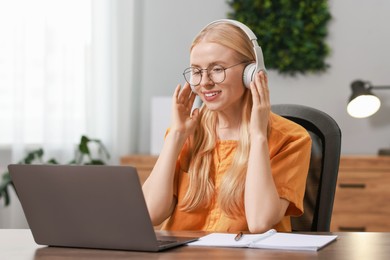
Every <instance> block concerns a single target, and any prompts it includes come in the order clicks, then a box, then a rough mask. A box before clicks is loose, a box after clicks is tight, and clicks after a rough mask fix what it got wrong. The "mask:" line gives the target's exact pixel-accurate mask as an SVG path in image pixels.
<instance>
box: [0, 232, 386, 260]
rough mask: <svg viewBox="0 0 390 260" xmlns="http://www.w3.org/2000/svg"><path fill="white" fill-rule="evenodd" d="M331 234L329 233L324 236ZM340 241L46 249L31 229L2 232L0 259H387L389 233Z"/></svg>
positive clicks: (347, 234) (342, 236)
mask: <svg viewBox="0 0 390 260" xmlns="http://www.w3.org/2000/svg"><path fill="white" fill-rule="evenodd" d="M158 233H159V234H160V233H161V234H162V233H163V234H164V235H167V234H168V235H169V234H170V235H183V236H202V235H204V234H205V233H202V232H163V231H159V232H158ZM322 234H330V233H322ZM333 234H337V235H338V236H339V237H338V239H337V241H335V242H333V243H331V244H330V245H328V246H327V247H325V248H323V249H321V250H320V251H318V252H307V251H299V252H298V251H295V252H294V251H278V250H265V249H249V248H215V247H191V246H182V247H177V248H174V249H170V250H167V251H164V252H160V253H146V252H133V251H115V250H95V249H76V248H58V247H45V246H38V245H37V244H35V242H34V240H33V238H32V235H31V232H30V230H29V229H1V230H0V259H7V260H32V259H34V260H43V259H45V260H60V259H64V260H65V259H66V260H68V259H94V260H95V259H97V260H99V259H271V258H272V259H289V260H294V259H332V260H334V259H343V260H344V259H375V260H380V259H388V257H389V256H390V233H379V232H375V233H372V232H339V233H333Z"/></svg>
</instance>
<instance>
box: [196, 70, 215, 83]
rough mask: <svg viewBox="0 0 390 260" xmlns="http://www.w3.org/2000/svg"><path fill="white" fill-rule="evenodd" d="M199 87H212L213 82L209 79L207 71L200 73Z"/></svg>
mask: <svg viewBox="0 0 390 260" xmlns="http://www.w3.org/2000/svg"><path fill="white" fill-rule="evenodd" d="M199 85H200V86H209V85H214V82H213V80H212V79H211V78H210V76H209V73H208V71H207V70H204V71H202V78H201V80H200V84H199Z"/></svg>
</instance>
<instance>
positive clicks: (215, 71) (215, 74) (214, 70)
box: [208, 65, 225, 84]
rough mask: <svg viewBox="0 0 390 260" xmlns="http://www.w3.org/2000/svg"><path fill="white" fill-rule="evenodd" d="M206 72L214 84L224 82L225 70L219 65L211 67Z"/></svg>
mask: <svg viewBox="0 0 390 260" xmlns="http://www.w3.org/2000/svg"><path fill="white" fill-rule="evenodd" d="M208 72H209V77H210V78H211V80H212V81H213V82H214V83H217V84H218V83H221V82H222V81H224V80H225V68H224V67H222V66H220V65H216V66H214V67H211V68H210V69H209V70H208Z"/></svg>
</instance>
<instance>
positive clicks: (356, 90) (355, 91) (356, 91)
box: [347, 80, 381, 118]
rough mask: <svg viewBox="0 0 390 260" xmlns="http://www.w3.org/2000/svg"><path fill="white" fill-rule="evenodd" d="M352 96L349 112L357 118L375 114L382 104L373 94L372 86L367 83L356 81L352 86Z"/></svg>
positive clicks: (348, 107)
mask: <svg viewBox="0 0 390 260" xmlns="http://www.w3.org/2000/svg"><path fill="white" fill-rule="evenodd" d="M351 88H352V95H351V97H350V98H349V103H348V106H347V112H348V114H349V115H350V116H352V117H356V118H365V117H369V116H371V115H373V114H375V113H376V112H377V111H378V110H379V107H380V106H381V102H380V100H379V98H378V97H377V96H375V95H374V94H373V93H372V92H371V86H370V85H368V84H367V83H365V82H363V81H361V80H356V81H354V82H352V84H351Z"/></svg>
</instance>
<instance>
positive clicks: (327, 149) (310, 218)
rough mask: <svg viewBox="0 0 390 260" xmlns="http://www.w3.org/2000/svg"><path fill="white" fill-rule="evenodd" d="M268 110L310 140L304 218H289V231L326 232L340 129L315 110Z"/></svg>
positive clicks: (282, 106) (279, 107)
mask: <svg viewBox="0 0 390 260" xmlns="http://www.w3.org/2000/svg"><path fill="white" fill-rule="evenodd" d="M271 109H272V112H274V113H275V114H278V115H280V116H283V117H284V118H287V119H289V120H291V121H294V122H295V123H298V124H299V125H301V126H303V127H304V128H305V129H306V130H307V131H308V132H309V134H310V136H311V138H312V149H311V159H310V166H309V173H308V177H307V182H306V191H305V197H304V214H303V215H302V216H299V217H292V218H291V224H292V230H293V231H324V232H328V231H330V222H331V218H332V210H333V201H334V196H335V191H336V183H337V175H338V170H339V163H340V150H341V131H340V128H339V126H338V125H337V123H336V121H335V120H334V119H333V118H332V117H330V116H329V115H328V114H326V113H324V112H322V111H320V110H318V109H315V108H311V107H307V106H302V105H295V104H278V105H273V106H272V108H271Z"/></svg>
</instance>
